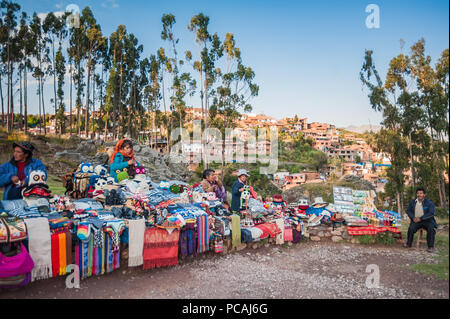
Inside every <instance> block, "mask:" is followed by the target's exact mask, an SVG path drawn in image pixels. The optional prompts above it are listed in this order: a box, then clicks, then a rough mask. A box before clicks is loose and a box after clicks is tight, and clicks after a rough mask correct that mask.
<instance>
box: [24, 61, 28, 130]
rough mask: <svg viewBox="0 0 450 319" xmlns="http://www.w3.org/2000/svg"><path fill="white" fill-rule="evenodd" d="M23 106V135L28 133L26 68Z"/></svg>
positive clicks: (25, 70) (25, 72) (25, 71)
mask: <svg viewBox="0 0 450 319" xmlns="http://www.w3.org/2000/svg"><path fill="white" fill-rule="evenodd" d="M23 71H24V73H23V102H24V104H23V106H24V113H25V121H24V122H25V124H24V125H25V134H27V133H28V81H27V67H26V66H25V69H24V70H23Z"/></svg>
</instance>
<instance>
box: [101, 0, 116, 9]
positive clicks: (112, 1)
mask: <svg viewBox="0 0 450 319" xmlns="http://www.w3.org/2000/svg"><path fill="white" fill-rule="evenodd" d="M117 2H118V0H106V1H104V2H102V7H103V8H107V7H112V8H118V7H119V4H118V3H117Z"/></svg>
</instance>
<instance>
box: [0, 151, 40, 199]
mask: <svg viewBox="0 0 450 319" xmlns="http://www.w3.org/2000/svg"><path fill="white" fill-rule="evenodd" d="M13 149H14V153H13V157H12V158H11V160H10V161H9V162H6V163H3V164H2V165H0V187H5V192H4V193H3V199H4V200H12V199H21V198H22V194H21V191H22V187H23V186H25V185H27V184H28V177H29V176H30V173H31V172H32V171H43V172H45V174H47V168H46V167H45V166H44V164H42V162H41V161H40V160H38V159H35V158H33V150H34V146H33V145H31V143H28V142H21V143H14V144H13Z"/></svg>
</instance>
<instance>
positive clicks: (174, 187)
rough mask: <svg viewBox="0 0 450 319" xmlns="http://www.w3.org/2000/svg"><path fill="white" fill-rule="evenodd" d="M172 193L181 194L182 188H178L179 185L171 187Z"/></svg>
mask: <svg viewBox="0 0 450 319" xmlns="http://www.w3.org/2000/svg"><path fill="white" fill-rule="evenodd" d="M170 191H171V192H172V193H174V194H179V193H180V186H178V185H177V184H173V185H172V186H170Z"/></svg>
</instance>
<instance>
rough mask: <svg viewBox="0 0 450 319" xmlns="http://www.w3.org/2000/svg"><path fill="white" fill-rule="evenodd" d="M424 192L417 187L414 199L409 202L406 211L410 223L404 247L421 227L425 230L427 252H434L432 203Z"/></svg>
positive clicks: (410, 243)
mask: <svg viewBox="0 0 450 319" xmlns="http://www.w3.org/2000/svg"><path fill="white" fill-rule="evenodd" d="M425 196H426V192H425V189H424V188H422V187H419V188H417V190H416V197H417V198H415V199H413V200H411V202H410V203H409V206H408V209H407V211H406V213H407V214H408V217H409V219H410V220H411V223H410V224H409V228H408V235H407V236H408V238H407V241H406V243H405V244H404V246H405V247H407V248H409V247H411V245H412V242H413V239H414V234H415V233H416V232H417V231H418V230H419V229H421V228H423V229H425V230H426V231H427V245H428V252H434V238H435V235H436V230H435V228H437V224H436V220H435V219H434V204H433V202H432V201H431V200H429V199H428V198H425Z"/></svg>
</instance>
